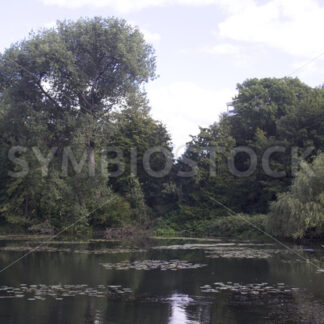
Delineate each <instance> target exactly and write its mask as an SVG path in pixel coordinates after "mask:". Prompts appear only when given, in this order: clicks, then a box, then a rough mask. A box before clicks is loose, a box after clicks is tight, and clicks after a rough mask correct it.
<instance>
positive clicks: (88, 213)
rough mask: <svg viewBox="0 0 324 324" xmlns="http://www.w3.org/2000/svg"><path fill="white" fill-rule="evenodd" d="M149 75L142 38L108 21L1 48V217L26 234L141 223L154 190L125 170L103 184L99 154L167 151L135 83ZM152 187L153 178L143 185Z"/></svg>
mask: <svg viewBox="0 0 324 324" xmlns="http://www.w3.org/2000/svg"><path fill="white" fill-rule="evenodd" d="M154 70H155V57H154V52H153V49H152V47H151V46H150V45H148V44H147V43H146V42H145V41H144V38H143V35H142V34H141V33H140V32H139V31H138V30H137V29H136V28H133V27H130V26H129V25H127V24H126V22H125V21H123V20H118V19H115V18H111V19H101V18H94V19H91V20H88V19H80V20H78V21H77V22H68V21H65V22H59V23H58V24H57V26H56V28H54V29H49V30H43V31H41V32H39V33H37V34H31V35H30V37H29V39H27V40H24V41H22V42H20V43H17V44H15V45H13V46H12V47H10V48H9V49H8V50H6V51H5V52H4V53H3V55H2V56H1V58H0V76H1V78H0V94H1V97H0V105H1V110H0V111H1V115H0V118H1V120H0V128H1V161H0V163H1V174H0V177H1V179H0V181H1V189H0V190H1V217H2V221H3V222H6V223H9V224H17V225H19V226H23V227H25V228H35V225H37V224H42V223H44V224H50V227H51V228H61V227H64V226H67V225H70V224H72V223H73V222H76V225H75V226H74V227H73V228H74V229H75V228H87V227H88V225H91V224H92V225H93V226H121V225H123V224H124V223H125V222H127V223H129V222H131V221H132V220H133V219H134V218H135V219H139V218H140V219H141V220H142V218H144V217H146V202H145V200H146V199H147V200H148V201H150V199H152V198H151V196H152V195H153V194H154V192H153V190H151V188H150V187H149V186H145V185H144V184H143V185H142V183H140V181H142V182H144V179H142V178H141V177H140V179H139V178H138V177H136V175H132V174H130V173H128V175H127V177H126V178H123V179H122V180H120V181H119V182H118V184H116V183H111V184H110V182H112V180H110V177H107V176H106V175H107V174H110V166H109V167H108V166H107V167H106V162H107V161H109V157H110V155H109V154H111V152H105V151H107V150H108V148H109V147H114V146H115V145H116V142H118V145H119V148H120V149H124V148H125V149H126V148H127V149H128V148H130V147H131V146H133V145H134V146H140V147H149V146H151V145H153V144H154V145H161V146H166V147H169V136H168V134H167V132H166V130H165V128H164V127H163V125H161V124H160V123H158V122H156V121H154V120H153V119H152V118H150V117H149V115H148V108H147V103H146V99H145V93H144V88H143V84H144V83H145V82H147V81H148V80H149V79H152V78H154V76H155V74H154ZM125 128H126V130H125ZM105 153H107V157H106V158H105V159H104V158H103V156H104V154H105ZM10 154H11V155H12V156H11V158H10ZM72 155H73V156H72ZM139 155H140V154H139ZM8 156H9V158H8ZM18 158H21V159H24V161H25V162H24V163H25V164H26V165H24V164H21V163H19V160H17V159H18ZM73 158H74V159H73ZM46 159H48V161H47V162H48V163H45V166H44V164H43V166H42V164H41V163H40V162H41V161H45V162H46ZM160 159H161V157H156V163H161V162H160ZM106 160H107V161H106ZM112 164H113V163H111V165H112ZM72 166H74V167H72ZM27 168H28V169H27ZM105 168H106V169H107V170H104V169H105ZM8 171H9V173H8ZM10 172H15V174H13V176H12V175H11V176H10ZM108 179H109V180H108ZM125 183H127V184H128V186H127V188H124V187H123V184H125ZM161 185H162V184H161V179H158V183H156V184H155V182H154V179H152V182H151V184H150V186H151V187H156V188H160V187H161ZM156 190H157V189H155V191H156ZM134 201H136V202H134Z"/></svg>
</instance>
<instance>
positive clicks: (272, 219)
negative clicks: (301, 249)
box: [269, 153, 324, 239]
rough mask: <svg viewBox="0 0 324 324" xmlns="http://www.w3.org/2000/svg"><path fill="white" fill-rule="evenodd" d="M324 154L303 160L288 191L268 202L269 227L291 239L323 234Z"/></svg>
mask: <svg viewBox="0 0 324 324" xmlns="http://www.w3.org/2000/svg"><path fill="white" fill-rule="evenodd" d="M323 166H324V154H323V153H321V154H319V155H318V157H317V158H316V159H315V160H314V161H313V163H311V164H310V163H306V162H303V163H302V164H301V168H300V170H299V172H298V174H297V176H296V178H295V179H294V181H293V184H292V186H291V190H290V191H289V192H287V193H282V194H280V195H279V196H278V200H277V201H275V202H273V203H272V204H271V211H270V215H269V228H270V230H271V231H272V232H273V233H274V234H275V235H278V236H283V237H292V238H294V239H298V238H303V237H304V236H317V237H318V236H322V235H324V167H323Z"/></svg>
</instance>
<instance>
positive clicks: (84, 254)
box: [0, 237, 324, 324]
mask: <svg viewBox="0 0 324 324" xmlns="http://www.w3.org/2000/svg"><path fill="white" fill-rule="evenodd" d="M41 242H42V241H41V239H40V238H33V239H27V238H24V237H22V238H19V237H13V238H11V239H8V238H7V237H2V238H1V239H0V269H3V268H4V267H5V266H7V265H8V264H10V263H11V262H13V261H14V260H16V259H18V258H20V257H21V256H23V255H24V254H26V253H29V252H32V249H33V248H34V247H35V246H38V245H39V244H40V243H41ZM322 268H324V248H323V246H321V244H315V245H312V246H301V245H298V246H297V245H289V246H288V248H285V247H283V246H281V245H278V244H277V243H275V242H262V243H260V242H248V241H225V240H222V239H214V240H212V239H209V240H203V239H201V240H199V239H184V238H175V239H158V238H152V239H145V240H141V241H139V242H135V241H131V242H118V241H105V240H92V241H88V242H67V241H66V242H64V241H62V242H50V244H46V245H42V246H41V247H40V248H39V249H38V250H37V251H33V252H32V253H30V254H28V255H27V256H26V257H24V258H22V259H21V260H20V261H19V262H17V263H16V264H14V265H13V266H12V267H10V268H8V269H6V270H5V271H3V272H1V273H0V323H6V324H9V323H15V324H17V323H24V324H25V323H33V324H38V323H53V324H57V323H69V324H70V323H95V324H100V323H112V324H113V323H125V324H126V323H127V324H146V323H147V324H152V323H153V324H155V323H161V324H164V323H172V324H186V323H188V324H194V323H233V324H234V323H324V272H323V271H321V269H322Z"/></svg>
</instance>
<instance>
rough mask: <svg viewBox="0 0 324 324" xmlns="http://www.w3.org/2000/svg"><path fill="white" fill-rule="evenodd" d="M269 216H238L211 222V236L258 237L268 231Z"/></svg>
mask: <svg viewBox="0 0 324 324" xmlns="http://www.w3.org/2000/svg"><path fill="white" fill-rule="evenodd" d="M266 223H267V216H266V215H263V214H258V215H252V216H250V215H246V214H237V215H231V216H226V217H221V218H217V219H216V220H213V221H211V223H210V228H209V234H210V235H212V236H220V237H246V238H248V237H250V238H251V237H258V236H263V234H262V232H263V231H265V230H266Z"/></svg>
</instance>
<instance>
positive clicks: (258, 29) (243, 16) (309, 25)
mask: <svg viewBox="0 0 324 324" xmlns="http://www.w3.org/2000/svg"><path fill="white" fill-rule="evenodd" d="M218 27H219V28H218V33H217V35H218V36H220V37H222V38H223V39H231V40H235V41H243V42H246V43H250V44H252V43H259V44H263V45H265V46H268V47H272V48H277V49H279V50H281V51H284V52H286V53H288V54H291V55H294V56H300V57H307V58H310V57H313V56H315V55H317V54H319V53H321V52H323V51H324V45H323V43H322V42H321V38H322V31H323V29H324V7H321V6H320V4H319V3H318V2H317V1H315V0H285V1H282V0H271V1H268V2H266V3H264V4H261V5H258V4H256V3H253V2H249V4H248V5H246V6H245V7H244V9H243V10H242V11H240V12H237V13H234V14H231V15H229V16H228V17H227V18H226V19H225V20H224V21H223V22H222V23H220V24H219V26H218Z"/></svg>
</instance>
